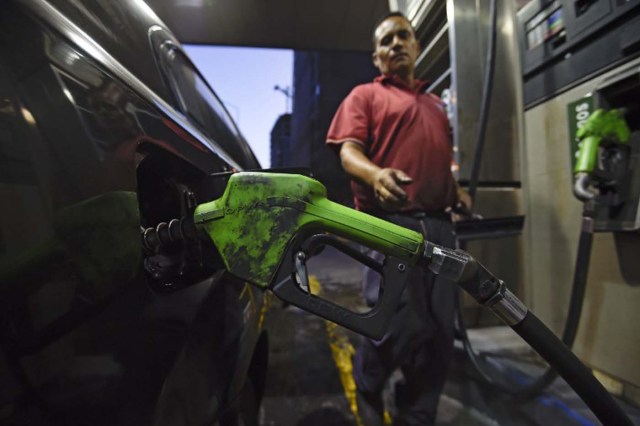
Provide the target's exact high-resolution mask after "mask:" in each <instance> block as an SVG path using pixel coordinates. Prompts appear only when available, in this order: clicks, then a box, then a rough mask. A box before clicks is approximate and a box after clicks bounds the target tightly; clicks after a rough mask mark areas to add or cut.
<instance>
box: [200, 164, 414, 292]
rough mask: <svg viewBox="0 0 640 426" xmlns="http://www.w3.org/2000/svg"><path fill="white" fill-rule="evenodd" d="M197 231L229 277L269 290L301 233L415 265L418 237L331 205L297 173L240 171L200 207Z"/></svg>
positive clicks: (314, 183)
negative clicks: (347, 242)
mask: <svg viewBox="0 0 640 426" xmlns="http://www.w3.org/2000/svg"><path fill="white" fill-rule="evenodd" d="M194 220H195V224H196V226H197V227H199V228H201V229H203V230H204V231H205V232H206V233H207V235H208V236H209V237H210V238H211V240H212V241H213V243H214V244H215V246H216V248H217V249H218V251H219V252H220V255H221V257H222V259H223V261H224V263H225V267H226V268H227V270H228V271H229V272H230V273H232V274H233V275H235V276H237V277H239V278H241V279H244V280H246V281H248V282H250V283H252V284H255V285H257V286H259V287H263V288H267V287H269V286H270V285H271V284H273V281H274V280H275V276H276V273H277V271H278V267H279V265H280V263H281V262H282V260H283V257H284V254H285V252H286V250H287V248H288V246H289V244H291V243H292V241H293V239H294V237H295V236H296V235H299V234H301V233H302V232H312V233H322V232H328V233H331V234H335V235H337V236H339V237H344V238H346V239H349V240H351V241H354V242H356V243H359V244H362V245H364V246H367V247H370V248H373V249H375V250H378V251H380V252H382V253H384V254H386V255H391V256H395V257H397V258H400V259H403V260H404V261H405V262H407V263H408V264H409V265H411V264H415V263H416V262H417V261H418V259H419V257H420V255H421V254H422V250H423V247H424V238H423V236H422V235H421V234H420V233H417V232H414V231H411V230H408V229H406V228H403V227H400V226H397V225H395V224H393V223H389V222H387V221H384V220H382V219H379V218H377V217H374V216H371V215H368V214H366V213H362V212H359V211H357V210H354V209H351V208H348V207H345V206H343V205H341V204H338V203H334V202H332V201H330V200H328V199H327V190H326V188H325V187H324V185H322V184H321V183H320V182H318V181H317V180H315V179H312V178H309V177H306V176H303V175H296V174H284V173H269V172H238V173H234V174H232V175H231V177H230V178H229V182H228V184H227V187H226V189H225V192H224V194H223V195H222V196H221V197H220V198H218V199H217V200H214V201H211V202H208V203H204V204H201V205H199V206H198V207H197V208H196V210H195V212H194Z"/></svg>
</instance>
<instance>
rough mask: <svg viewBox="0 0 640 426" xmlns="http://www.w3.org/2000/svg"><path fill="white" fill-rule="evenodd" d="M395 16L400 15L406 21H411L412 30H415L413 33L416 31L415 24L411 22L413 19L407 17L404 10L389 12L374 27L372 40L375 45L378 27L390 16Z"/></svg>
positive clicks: (374, 45)
mask: <svg viewBox="0 0 640 426" xmlns="http://www.w3.org/2000/svg"><path fill="white" fill-rule="evenodd" d="M393 17H398V18H402V19H404V20H405V21H407V22H408V23H409V25H410V26H411V31H413V33H414V34H415V33H416V30H415V28H413V24H412V23H411V21H410V20H409V18H407V16H406V15H405V14H404V13H402V12H398V11H395V12H389V13H387V14H386V15H384V16H383V17H382V18H380V19H378V22H376V25H375V26H374V27H373V33H372V34H371V41H372V42H373V47H374V48H375V47H376V30H377V29H378V27H379V26H380V25H381V24H382V23H383V22H384V21H386V20H387V19H389V18H393Z"/></svg>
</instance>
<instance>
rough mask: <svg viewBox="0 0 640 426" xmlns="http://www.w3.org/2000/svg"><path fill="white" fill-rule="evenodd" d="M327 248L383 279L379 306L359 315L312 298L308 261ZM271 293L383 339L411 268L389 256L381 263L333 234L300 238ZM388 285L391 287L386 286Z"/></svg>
mask: <svg viewBox="0 0 640 426" xmlns="http://www.w3.org/2000/svg"><path fill="white" fill-rule="evenodd" d="M325 246H332V247H334V248H335V249H337V250H338V251H340V252H342V253H344V254H346V255H347V256H349V257H351V258H352V259H354V260H355V261H357V262H359V263H361V264H362V265H364V266H368V267H369V268H371V269H373V270H374V271H376V272H378V273H379V274H381V275H382V277H383V279H382V289H381V292H380V297H379V300H378V303H377V304H376V305H375V306H374V307H373V308H372V309H371V310H370V311H368V312H365V313H357V312H353V311H351V310H349V309H347V308H345V307H342V306H340V305H337V304H335V303H332V302H330V301H328V300H325V299H323V298H322V297H320V296H318V295H315V294H312V292H311V289H310V286H309V277H308V272H307V267H306V263H307V261H308V260H309V259H310V258H311V257H313V256H314V255H316V254H317V253H319V252H320V251H321V250H322V249H323V248H324V247H325ZM284 259H285V260H284V261H283V263H282V264H281V265H280V268H279V270H278V275H277V277H276V279H275V281H274V285H273V286H272V288H271V290H272V291H273V292H274V293H275V294H276V296H278V297H279V298H280V299H282V300H283V301H284V302H286V303H290V304H292V305H294V306H297V307H299V308H301V309H303V310H306V311H308V312H311V313H313V314H316V315H318V316H320V317H322V318H324V319H326V320H329V321H333V322H335V323H336V324H339V325H342V326H344V327H347V328H349V329H351V330H353V331H355V332H357V333H361V334H364V335H365V336H368V337H371V338H373V339H381V338H382V336H384V332H385V330H386V328H387V325H388V323H389V321H390V320H391V316H392V315H393V312H394V311H395V308H396V306H397V304H398V303H399V301H400V295H401V293H402V291H403V290H404V287H405V285H406V283H407V278H408V277H409V274H410V273H411V268H410V267H409V266H408V265H407V264H406V263H405V262H403V261H402V260H400V259H398V258H395V257H393V256H387V257H386V258H385V260H384V262H382V263H380V262H378V261H376V260H374V259H372V258H371V257H369V256H367V255H366V254H364V253H362V252H360V251H359V250H358V249H357V248H354V247H352V246H350V245H349V244H347V243H345V242H344V241H343V240H341V239H338V238H336V237H335V236H333V235H330V234H313V235H308V236H298V237H297V238H296V240H294V241H293V242H292V244H291V245H290V246H289V248H288V249H287V252H286V254H285V256H284ZM386 283H389V285H388V286H387V285H386Z"/></svg>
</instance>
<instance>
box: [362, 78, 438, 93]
mask: <svg viewBox="0 0 640 426" xmlns="http://www.w3.org/2000/svg"><path fill="white" fill-rule="evenodd" d="M373 81H374V82H376V83H380V84H392V85H394V86H396V87H400V88H403V89H409V88H408V87H407V85H406V84H405V83H404V81H402V80H401V79H400V77H398V76H397V75H395V74H389V75H384V74H383V75H379V76H377V77H376V78H374V79H373ZM429 84H430V82H429V81H426V80H425V81H422V80H418V79H416V89H415V93H423V92H426V91H427V88H428V87H429Z"/></svg>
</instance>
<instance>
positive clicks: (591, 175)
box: [569, 68, 640, 232]
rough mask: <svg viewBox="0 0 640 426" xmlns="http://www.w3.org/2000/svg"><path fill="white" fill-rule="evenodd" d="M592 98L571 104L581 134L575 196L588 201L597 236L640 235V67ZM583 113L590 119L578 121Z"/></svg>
mask: <svg viewBox="0 0 640 426" xmlns="http://www.w3.org/2000/svg"><path fill="white" fill-rule="evenodd" d="M592 98H593V99H592V100H589V99H588V98H586V99H583V100H580V101H578V102H575V103H572V104H570V106H569V110H570V120H571V121H570V127H571V128H570V134H571V135H574V134H575V138H574V141H573V142H574V143H573V144H572V151H573V152H574V155H573V156H572V159H573V170H574V185H573V193H574V195H575V196H576V197H577V198H578V199H579V200H580V201H582V202H584V216H585V217H589V218H591V219H592V220H593V230H594V232H618V231H637V230H639V229H640V215H639V213H640V209H639V204H640V163H639V159H640V69H637V68H634V69H632V70H629V71H627V72H624V73H622V74H620V75H617V76H615V77H613V78H612V79H610V80H605V81H604V82H603V83H602V84H601V85H600V87H598V89H597V90H596V91H595V93H594V94H593V96H592ZM591 105H593V107H591ZM591 108H593V109H594V110H593V111H589V110H590V109H591ZM572 112H574V113H576V112H577V114H576V115H573V114H571V113H572ZM578 114H582V116H583V117H584V116H587V114H588V118H586V119H585V120H577V118H578V117H579V116H578Z"/></svg>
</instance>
